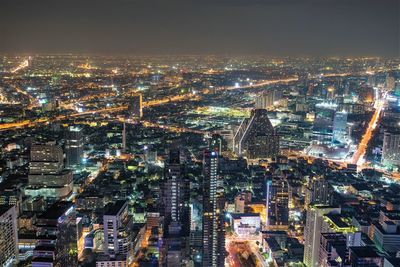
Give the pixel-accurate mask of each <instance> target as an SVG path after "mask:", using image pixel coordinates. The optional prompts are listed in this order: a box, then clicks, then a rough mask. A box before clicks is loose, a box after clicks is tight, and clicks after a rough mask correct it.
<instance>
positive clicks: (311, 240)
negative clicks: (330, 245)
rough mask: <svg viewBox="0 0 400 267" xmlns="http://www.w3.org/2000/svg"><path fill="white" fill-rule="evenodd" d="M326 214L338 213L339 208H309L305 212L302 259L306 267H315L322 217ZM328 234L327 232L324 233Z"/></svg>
mask: <svg viewBox="0 0 400 267" xmlns="http://www.w3.org/2000/svg"><path fill="white" fill-rule="evenodd" d="M328 213H336V214H338V213H340V208H335V207H331V206H325V205H315V206H311V207H310V208H309V209H308V210H307V218H306V225H305V227H304V259H303V262H304V264H305V265H306V266H307V267H317V266H318V258H319V250H320V237H321V233H323V232H325V231H324V230H323V221H324V220H323V216H324V215H325V214H328ZM326 232H328V231H326Z"/></svg>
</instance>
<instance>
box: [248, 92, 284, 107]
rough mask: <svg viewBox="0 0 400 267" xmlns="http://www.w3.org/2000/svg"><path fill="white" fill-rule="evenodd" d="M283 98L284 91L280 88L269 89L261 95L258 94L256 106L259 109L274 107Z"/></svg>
mask: <svg viewBox="0 0 400 267" xmlns="http://www.w3.org/2000/svg"><path fill="white" fill-rule="evenodd" d="M281 98H282V91H280V90H276V89H274V90H267V91H264V92H263V93H262V94H261V95H259V96H257V98H256V103H255V108H257V109H269V108H272V107H273V106H274V105H275V104H276V102H277V101H279V100H280V99H281Z"/></svg>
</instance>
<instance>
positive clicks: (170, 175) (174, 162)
mask: <svg viewBox="0 0 400 267" xmlns="http://www.w3.org/2000/svg"><path fill="white" fill-rule="evenodd" d="M183 166H184V165H183V164H182V162H181V150H180V149H179V148H174V149H171V150H170V152H169V158H168V162H167V164H166V168H165V175H164V176H165V177H164V181H163V182H162V184H161V191H160V199H161V206H162V209H161V210H162V212H161V214H162V216H163V217H164V239H165V245H166V246H165V249H164V251H165V254H166V255H165V257H164V259H165V260H166V264H165V265H166V266H174V265H175V263H176V262H180V261H181V260H182V257H184V254H185V250H186V249H187V248H188V246H189V243H188V242H189V232H190V206H189V180H188V179H187V177H186V175H185V170H184V168H183Z"/></svg>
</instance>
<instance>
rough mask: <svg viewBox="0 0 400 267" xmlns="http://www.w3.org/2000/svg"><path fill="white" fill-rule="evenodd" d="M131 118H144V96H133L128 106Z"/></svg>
mask: <svg viewBox="0 0 400 267" xmlns="http://www.w3.org/2000/svg"><path fill="white" fill-rule="evenodd" d="M128 112H129V117H133V118H139V119H140V118H141V117H142V116H143V111H142V94H136V95H134V96H132V97H131V98H130V100H129V104H128Z"/></svg>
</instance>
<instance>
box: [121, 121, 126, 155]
mask: <svg viewBox="0 0 400 267" xmlns="http://www.w3.org/2000/svg"><path fill="white" fill-rule="evenodd" d="M122 151H123V152H126V125H125V122H124V126H123V129H122Z"/></svg>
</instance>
